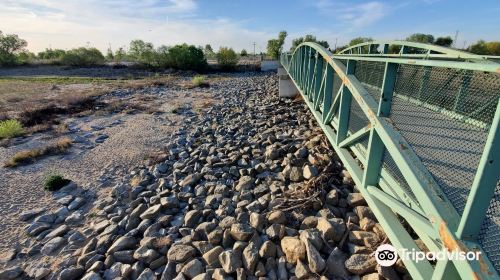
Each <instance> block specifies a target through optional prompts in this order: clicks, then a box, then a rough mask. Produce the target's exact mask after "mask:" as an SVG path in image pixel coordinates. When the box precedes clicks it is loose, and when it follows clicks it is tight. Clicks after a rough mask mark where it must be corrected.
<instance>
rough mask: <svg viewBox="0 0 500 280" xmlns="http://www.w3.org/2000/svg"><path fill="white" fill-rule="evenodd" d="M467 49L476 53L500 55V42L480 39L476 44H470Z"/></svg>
mask: <svg viewBox="0 0 500 280" xmlns="http://www.w3.org/2000/svg"><path fill="white" fill-rule="evenodd" d="M467 50H468V51H469V52H471V53H474V54H482V55H500V42H495V41H493V42H486V41H484V40H479V41H477V42H476V43H475V44H472V45H470V46H469V48H467Z"/></svg>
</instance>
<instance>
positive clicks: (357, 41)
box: [349, 37, 373, 47]
mask: <svg viewBox="0 0 500 280" xmlns="http://www.w3.org/2000/svg"><path fill="white" fill-rule="evenodd" d="M371 41H373V39H372V38H370V37H357V38H354V39H352V40H351V41H350V42H349V47H351V46H354V45H357V44H361V43H366V42H371Z"/></svg>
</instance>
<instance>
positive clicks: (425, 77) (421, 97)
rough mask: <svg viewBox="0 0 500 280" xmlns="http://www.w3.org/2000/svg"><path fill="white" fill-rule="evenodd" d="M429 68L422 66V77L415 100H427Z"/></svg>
mask: <svg viewBox="0 0 500 280" xmlns="http://www.w3.org/2000/svg"><path fill="white" fill-rule="evenodd" d="M431 69H432V68H431V67H429V66H424V75H423V77H422V81H421V82H420V90H419V92H418V97H417V99H418V100H420V101H424V102H425V99H426V98H427V94H426V93H427V91H429V78H430V76H431Z"/></svg>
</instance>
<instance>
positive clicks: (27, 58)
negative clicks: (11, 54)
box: [17, 51, 36, 64]
mask: <svg viewBox="0 0 500 280" xmlns="http://www.w3.org/2000/svg"><path fill="white" fill-rule="evenodd" d="M35 59H36V55H35V54H34V53H32V52H29V51H22V52H20V53H18V54H17V63H18V64H29V63H32V62H33V60H35Z"/></svg>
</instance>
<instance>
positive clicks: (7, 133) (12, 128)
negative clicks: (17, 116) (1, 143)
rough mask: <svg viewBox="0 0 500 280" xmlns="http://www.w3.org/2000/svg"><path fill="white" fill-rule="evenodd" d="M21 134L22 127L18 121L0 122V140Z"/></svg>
mask: <svg viewBox="0 0 500 280" xmlns="http://www.w3.org/2000/svg"><path fill="white" fill-rule="evenodd" d="M23 133H24V129H23V125H22V124H21V123H20V122H19V121H18V120H5V121H0V139H4V138H12V137H16V136H19V135H22V134H23Z"/></svg>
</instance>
